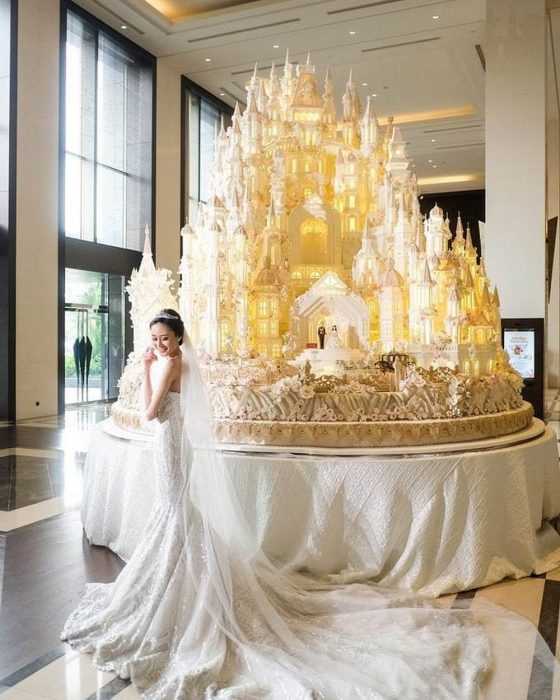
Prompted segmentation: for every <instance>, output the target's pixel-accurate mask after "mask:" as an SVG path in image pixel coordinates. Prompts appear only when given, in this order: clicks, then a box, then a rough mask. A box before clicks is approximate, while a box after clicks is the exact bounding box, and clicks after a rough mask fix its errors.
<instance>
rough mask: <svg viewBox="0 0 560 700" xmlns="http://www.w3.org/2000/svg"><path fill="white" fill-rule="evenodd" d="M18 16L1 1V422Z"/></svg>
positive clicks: (8, 388)
mask: <svg viewBox="0 0 560 700" xmlns="http://www.w3.org/2000/svg"><path fill="white" fill-rule="evenodd" d="M16 15H17V9H16V7H15V3H14V2H12V1H11V0H0V420H2V419H7V418H10V419H11V418H14V413H15V364H14V362H15V360H14V358H15V251H16V242H15V184H16V182H15V180H16V178H15V135H16V129H15V118H14V117H15V105H16V100H15V99H14V97H15V82H16V81H15V70H16V63H17V61H16V52H15V41H16V35H17V31H16Z"/></svg>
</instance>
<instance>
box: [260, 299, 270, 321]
mask: <svg viewBox="0 0 560 700" xmlns="http://www.w3.org/2000/svg"><path fill="white" fill-rule="evenodd" d="M258 314H259V316H261V317H266V316H268V302H267V300H266V299H259V301H258Z"/></svg>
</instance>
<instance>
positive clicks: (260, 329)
mask: <svg viewBox="0 0 560 700" xmlns="http://www.w3.org/2000/svg"><path fill="white" fill-rule="evenodd" d="M257 335H258V336H259V338H266V337H267V336H268V321H259V322H258V324H257Z"/></svg>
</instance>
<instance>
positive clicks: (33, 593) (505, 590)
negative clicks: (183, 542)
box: [0, 392, 560, 700]
mask: <svg viewBox="0 0 560 700" xmlns="http://www.w3.org/2000/svg"><path fill="white" fill-rule="evenodd" d="M109 408H110V407H109V406H107V405H105V404H94V405H91V406H89V407H85V408H84V407H73V408H70V409H68V410H67V412H66V414H65V415H64V416H59V417H53V418H44V419H35V420H32V421H21V422H18V423H17V424H10V423H4V424H0V603H1V607H0V695H1V696H2V700H11V699H15V700H94V699H95V700H109V699H111V698H118V699H119V700H132V699H133V698H138V697H140V696H139V694H138V693H137V691H136V690H135V688H134V687H133V686H132V685H130V683H129V682H128V681H125V680H122V679H120V678H117V677H115V675H114V674H112V673H103V672H100V671H97V670H96V669H95V668H94V667H93V665H92V663H91V659H90V657H89V656H88V655H80V654H77V653H76V652H74V651H73V650H72V649H70V648H69V647H68V646H67V645H66V644H62V643H61V642H60V641H59V636H58V635H59V633H60V630H61V628H62V625H63V622H64V620H65V619H66V617H67V615H68V614H69V612H70V611H71V610H72V609H73V608H74V607H75V605H76V603H77V601H78V599H79V597H80V595H81V592H82V590H83V588H84V585H85V583H86V582H89V581H112V580H114V578H116V576H117V575H118V573H119V571H120V570H121V568H122V566H123V562H122V561H121V560H120V559H119V558H118V557H117V556H116V555H115V554H113V553H112V552H110V551H109V550H107V549H105V548H104V547H96V546H92V545H89V544H88V542H87V540H86V539H85V538H84V536H83V533H82V528H81V522H80V513H79V508H80V498H81V489H82V479H83V472H84V465H85V459H86V453H87V448H88V439H89V434H90V430H91V428H92V426H93V425H95V423H96V422H97V421H99V420H103V419H104V418H105V417H106V416H107V415H108V412H109ZM559 409H560V394H558V392H555V393H553V394H551V395H549V396H547V415H548V416H549V417H550V419H551V420H550V422H549V425H550V426H551V427H552V428H554V430H555V431H556V433H557V435H558V438H559V446H560V416H558V415H557V411H558V410H559ZM483 599H489V600H491V601H493V602H496V603H499V604H500V605H503V606H505V607H507V608H509V609H511V610H513V611H515V612H517V613H518V614H521V615H524V616H525V617H527V618H529V619H530V620H531V621H532V622H533V623H534V624H535V626H536V627H537V628H538V629H539V631H540V632H541V634H542V636H543V637H544V639H545V641H546V643H547V644H548V646H549V647H550V649H551V650H552V651H553V652H554V653H555V654H556V655H557V658H559V659H560V637H559V636H558V623H559V616H560V569H558V570H556V571H552V572H549V573H548V574H546V575H541V576H532V577H529V578H525V579H522V580H520V581H513V580H505V581H502V582H501V583H499V584H496V585H494V586H489V587H487V588H485V589H479V590H476V591H468V592H466V593H461V594H458V595H457V596H446V597H445V599H444V602H445V604H446V605H450V606H451V605H454V604H455V602H456V601H457V600H461V601H462V605H465V604H468V605H473V606H476V604H477V601H479V600H483ZM503 646H504V649H503V653H501V655H500V656H499V657H498V664H497V666H498V672H499V673H500V674H501V675H502V676H503V677H504V678H507V673H508V654H507V640H504V644H503ZM533 650H534V637H533V638H531V639H527V644H526V658H525V660H524V668H526V673H525V676H526V683H525V684H523V686H522V687H518V688H516V689H515V691H511V690H508V692H507V694H501V693H500V694H499V696H497V695H494V696H493V697H492V698H491V700H502V698H503V699H504V700H516V699H517V698H519V700H525V699H530V700H548V699H549V698H559V699H560V674H559V673H556V675H555V677H554V679H553V686H552V691H551V693H550V695H548V694H547V696H546V698H545V697H543V696H542V693H540V692H539V691H537V690H535V688H536V685H535V682H536V679H538V677H541V676H542V674H543V673H546V671H543V670H542V669H541V668H540V667H539V664H538V662H537V661H536V659H534V658H533ZM556 676H558V677H556ZM404 700H406V699H404Z"/></svg>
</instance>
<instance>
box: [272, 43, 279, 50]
mask: <svg viewBox="0 0 560 700" xmlns="http://www.w3.org/2000/svg"><path fill="white" fill-rule="evenodd" d="M272 48H273V49H279V48H280V44H273V46H272Z"/></svg>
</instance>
